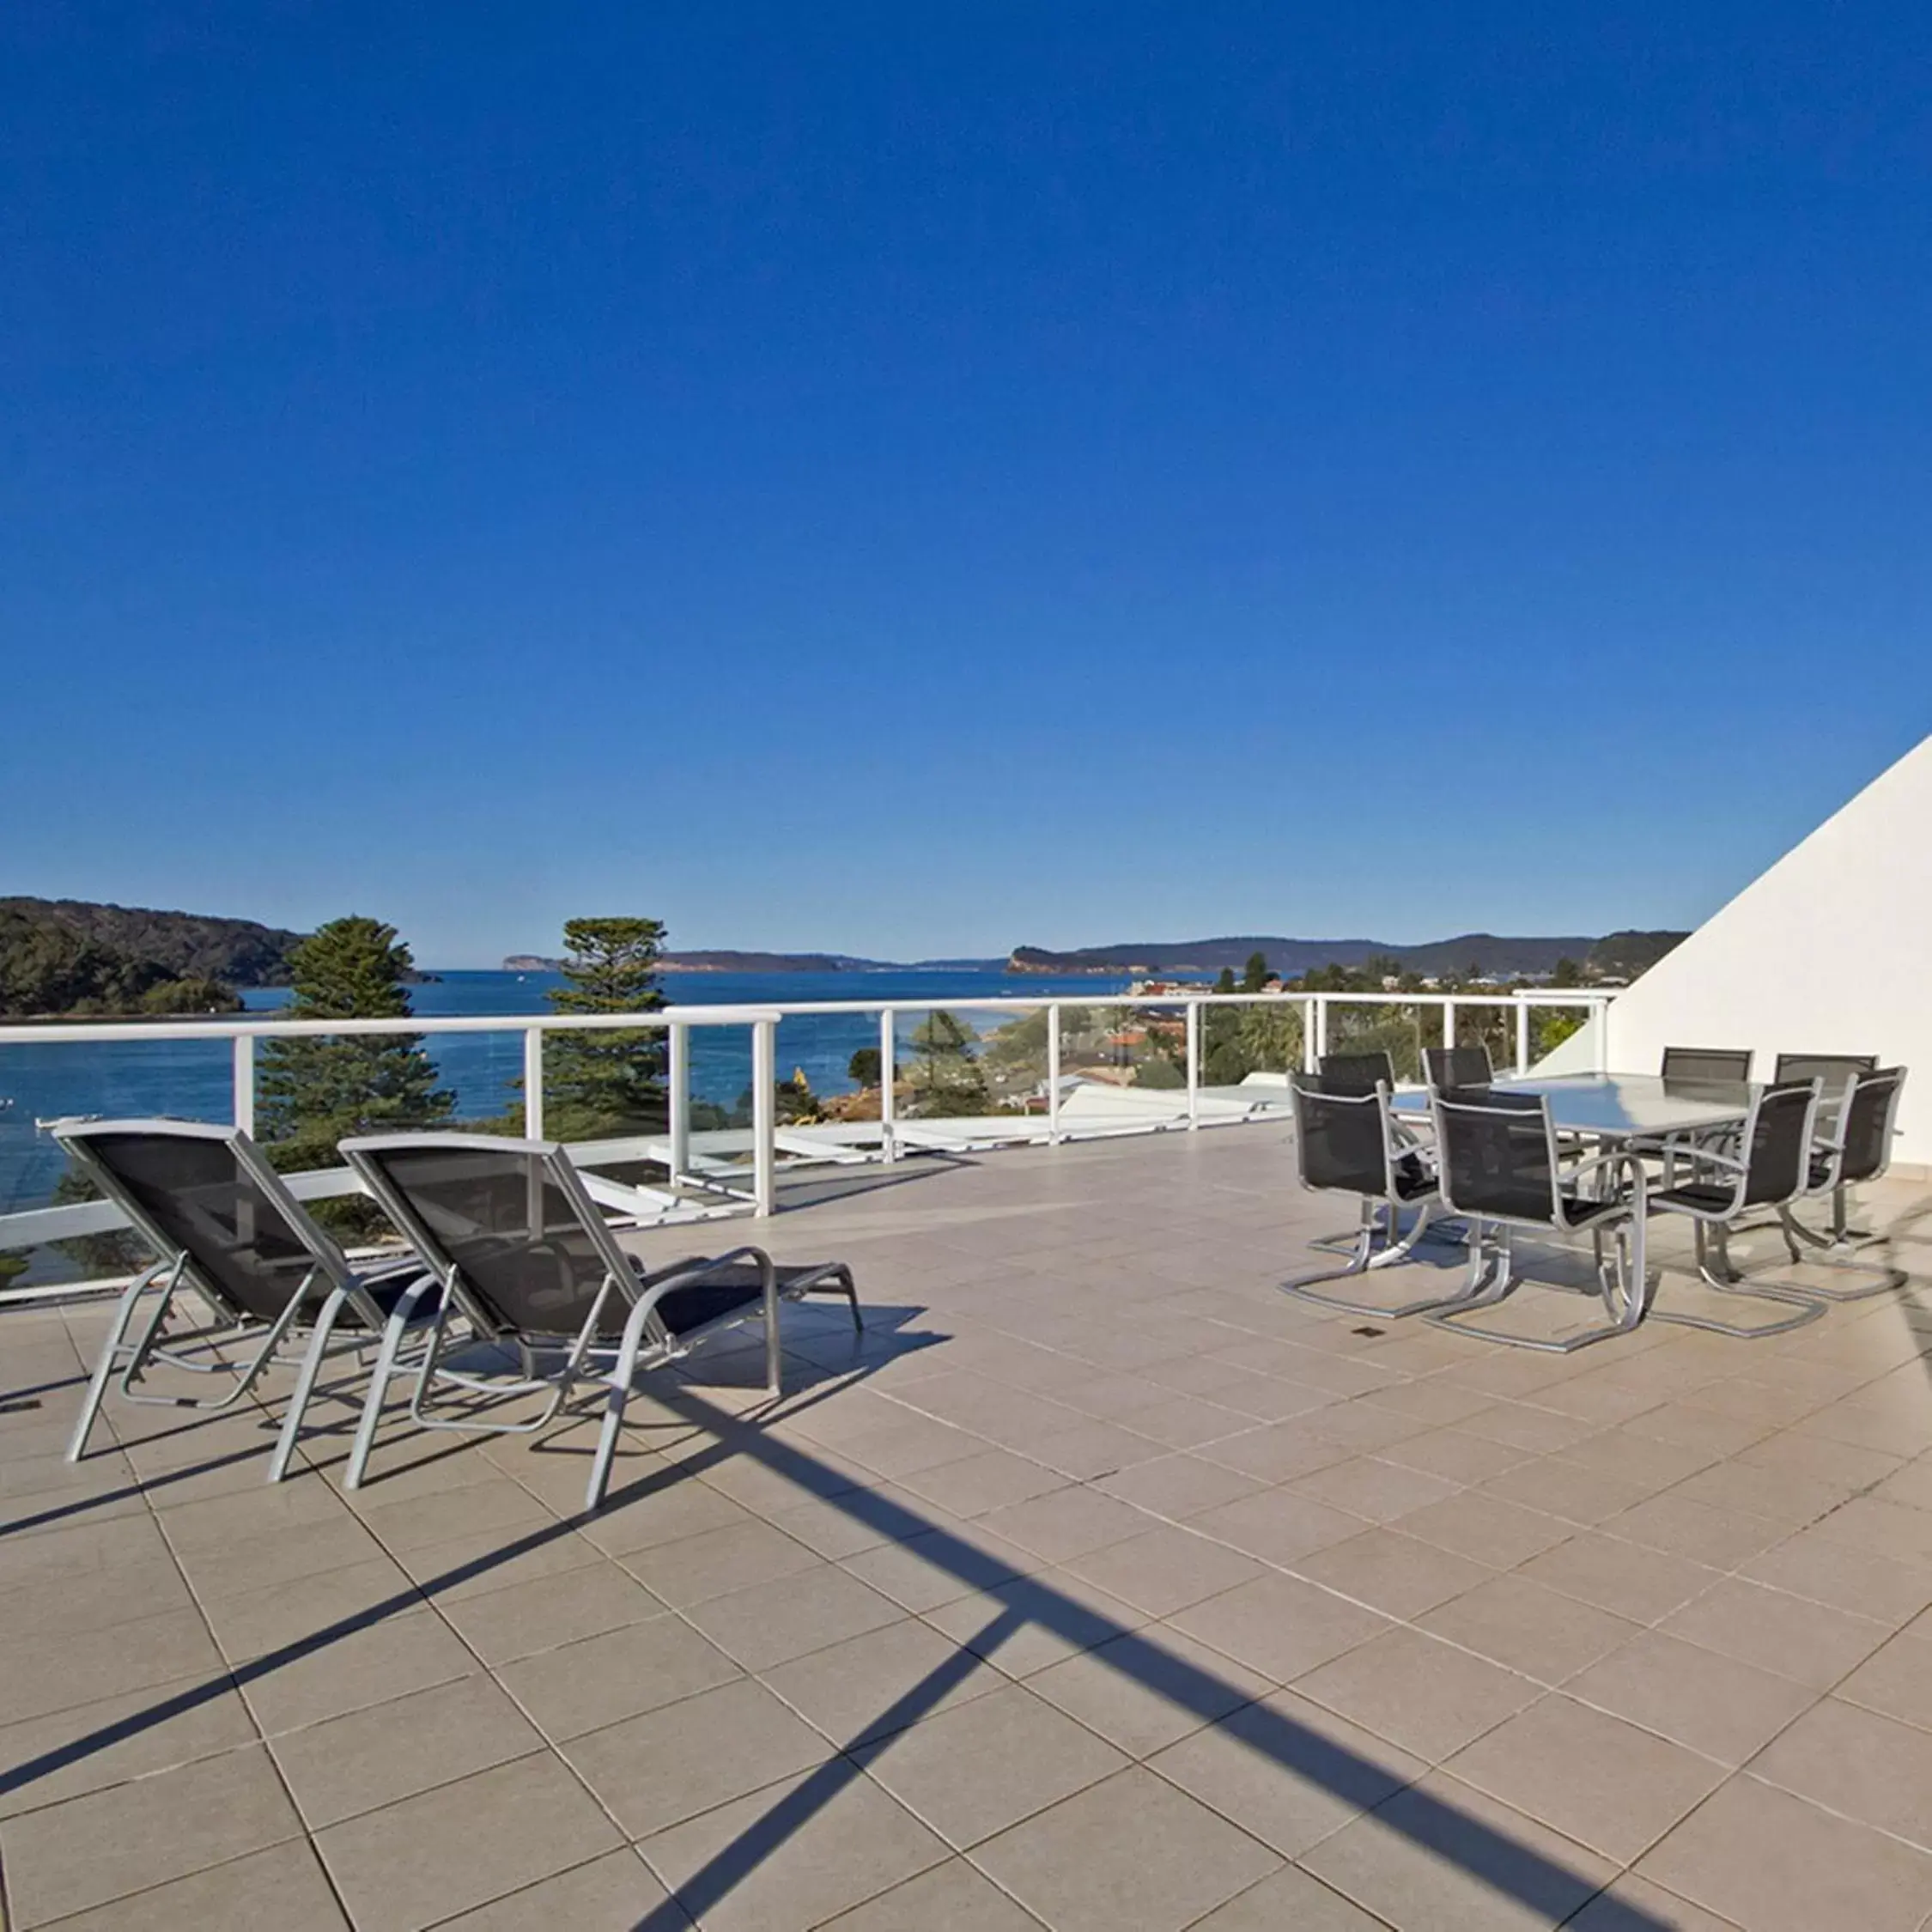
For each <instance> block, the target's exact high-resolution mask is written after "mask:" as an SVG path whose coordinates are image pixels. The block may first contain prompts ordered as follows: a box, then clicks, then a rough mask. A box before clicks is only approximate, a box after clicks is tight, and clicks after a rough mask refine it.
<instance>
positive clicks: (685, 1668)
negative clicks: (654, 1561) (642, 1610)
mask: <svg viewBox="0 0 1932 1932" xmlns="http://www.w3.org/2000/svg"><path fill="white" fill-rule="evenodd" d="M741 1674H742V1673H741V1672H740V1670H739V1668H738V1665H737V1664H735V1663H733V1662H732V1660H731V1659H730V1658H729V1657H727V1656H726V1655H725V1654H724V1652H723V1651H722V1650H720V1649H719V1648H718V1647H717V1645H716V1644H714V1643H708V1641H707V1640H706V1639H705V1638H704V1637H701V1636H700V1635H699V1634H698V1632H697V1631H695V1630H693V1629H692V1628H691V1626H690V1625H689V1624H687V1623H685V1622H684V1621H683V1619H681V1618H677V1617H655V1618H653V1619H651V1620H650V1621H649V1622H648V1623H642V1624H626V1625H623V1626H622V1627H621V1628H619V1629H617V1630H613V1631H605V1632H604V1633H603V1634H602V1635H601V1636H598V1637H585V1638H583V1639H582V1640H581V1641H580V1642H579V1643H570V1644H566V1645H565V1646H564V1647H563V1648H562V1649H556V1650H545V1651H542V1652H540V1653H539V1654H538V1655H537V1656H532V1657H524V1658H521V1659H519V1661H518V1662H515V1663H513V1664H506V1665H504V1666H502V1667H501V1668H499V1669H498V1671H497V1672H496V1676H497V1679H498V1680H499V1681H500V1682H501V1684H502V1686H503V1687H504V1688H505V1689H506V1690H507V1691H508V1692H509V1693H510V1695H511V1696H512V1697H513V1698H515V1699H516V1700H517V1702H518V1703H519V1704H521V1705H522V1706H523V1708H524V1710H526V1711H527V1712H528V1713H529V1715H530V1716H531V1717H532V1719H533V1720H534V1722H536V1723H537V1724H538V1726H539V1727H540V1728H542V1729H543V1731H544V1735H546V1736H549V1737H551V1738H554V1739H556V1740H558V1741H563V1740H565V1739H568V1738H573V1737H578V1736H580V1735H582V1734H583V1733H584V1732H586V1731H593V1730H597V1729H598V1728H601V1727H602V1726H604V1725H605V1724H613V1723H616V1722H618V1721H619V1720H620V1719H621V1718H625V1717H635V1716H637V1715H638V1714H639V1713H641V1712H642V1711H646V1710H658V1709H659V1708H660V1707H661V1706H663V1705H665V1704H675V1703H677V1701H678V1700H679V1699H680V1698H688V1697H695V1696H696V1695H697V1693H698V1692H701V1691H708V1690H713V1689H714V1688H716V1687H717V1686H719V1685H721V1684H728V1683H731V1682H732V1681H734V1680H736V1679H738V1677H739V1676H740V1675H741Z"/></svg>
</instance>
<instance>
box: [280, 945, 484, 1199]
mask: <svg viewBox="0 0 1932 1932" xmlns="http://www.w3.org/2000/svg"><path fill="white" fill-rule="evenodd" d="M411 964H412V962H411V960H410V949H409V948H408V946H406V945H404V944H403V942H402V941H401V940H400V939H398V938H397V936H396V928H395V927H393V926H386V925H384V924H383V922H382V921H381V920H377V919H364V918H361V917H355V916H352V917H350V918H347V919H335V920H330V921H329V923H328V924H327V925H326V926H324V927H319V929H318V930H317V931H315V932H314V933H311V934H310V935H309V937H308V938H307V939H304V940H303V941H302V942H301V945H298V946H295V947H293V948H292V949H291V950H290V951H289V971H290V973H291V975H293V979H294V993H293V996H292V997H291V998H290V999H289V1007H288V1016H287V1017H288V1018H290V1019H306V1020H326V1019H406V1018H409V1017H410V1012H412V1008H411V1006H410V992H409V984H408V975H409V973H410V968H411ZM257 1085H258V1093H259V1095H260V1106H259V1109H258V1114H257V1120H258V1125H259V1127H260V1129H261V1133H262V1136H263V1140H264V1145H266V1146H267V1148H268V1151H269V1155H270V1158H271V1159H272V1160H273V1161H274V1163H275V1164H276V1166H277V1167H279V1168H283V1169H284V1170H297V1169H302V1168H312V1167H333V1166H334V1165H335V1164H336V1162H337V1155H336V1143H337V1141H339V1140H343V1139H347V1138H348V1137H349V1135H351V1134H356V1133H386V1132H389V1131H392V1130H394V1129H397V1128H409V1127H436V1126H440V1125H441V1124H442V1123H443V1122H445V1121H447V1120H448V1119H449V1117H450V1115H451V1113H452V1112H453V1109H454V1108H455V1104H456V1097H455V1096H454V1095H453V1094H451V1093H448V1092H446V1091H443V1090H442V1089H440V1088H439V1087H438V1086H437V1084H436V1069H435V1067H434V1065H433V1064H432V1063H431V1061H430V1059H429V1056H428V1054H426V1053H424V1052H423V1050H422V1035H421V1034H417V1033H385V1034H358V1035H347V1034H344V1035H340V1036H336V1037H333V1038H331V1037H326V1036H317V1037H314V1038H310V1039H292V1040H274V1041H270V1042H269V1044H268V1045H267V1046H266V1047H265V1048H264V1049H263V1052H262V1056H261V1064H260V1072H259V1077H258V1083H257Z"/></svg>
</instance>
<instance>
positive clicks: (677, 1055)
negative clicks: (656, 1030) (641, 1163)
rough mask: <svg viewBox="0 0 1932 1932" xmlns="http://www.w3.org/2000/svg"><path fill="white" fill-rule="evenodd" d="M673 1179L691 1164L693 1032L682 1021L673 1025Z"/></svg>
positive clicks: (687, 1171) (684, 1172) (671, 1165)
mask: <svg viewBox="0 0 1932 1932" xmlns="http://www.w3.org/2000/svg"><path fill="white" fill-rule="evenodd" d="M669 1124H670V1128H671V1160H670V1167H671V1180H672V1181H673V1182H677V1180H679V1179H680V1178H682V1176H684V1175H685V1174H687V1173H689V1172H690V1165H691V1030H690V1027H689V1026H688V1025H687V1024H685V1023H684V1022H683V1020H673V1021H672V1022H671V1120H670V1123H669Z"/></svg>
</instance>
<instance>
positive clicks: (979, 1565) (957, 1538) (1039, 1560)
mask: <svg viewBox="0 0 1932 1932" xmlns="http://www.w3.org/2000/svg"><path fill="white" fill-rule="evenodd" d="M1045 1566H1046V1559H1045V1558H1043V1557H1041V1556H1039V1555H1037V1554H1036V1553H1035V1552H1033V1551H1031V1550H1027V1549H1023V1548H1021V1546H1019V1545H1018V1543H1012V1542H1009V1541H1008V1540H1006V1539H1005V1537H1004V1536H999V1535H997V1534H994V1533H993V1532H992V1531H990V1530H988V1529H987V1528H984V1527H983V1526H982V1525H980V1524H974V1525H972V1526H971V1533H970V1534H962V1533H961V1532H960V1531H957V1530H953V1529H934V1530H930V1531H928V1532H927V1534H925V1535H923V1536H914V1537H913V1538H911V1539H910V1540H908V1541H906V1542H903V1543H887V1544H882V1545H879V1546H877V1547H875V1548H873V1549H869V1550H861V1551H860V1552H859V1553H858V1554H857V1555H856V1556H852V1557H848V1558H846V1559H845V1562H844V1565H843V1567H844V1568H845V1569H846V1570H847V1571H848V1572H850V1574H851V1575H853V1576H854V1577H858V1578H859V1580H860V1582H861V1583H865V1584H866V1585H867V1586H868V1587H869V1588H870V1589H875V1590H878V1591H881V1592H883V1593H884V1595H887V1596H889V1597H890V1598H891V1599H892V1601H894V1602H895V1603H896V1604H898V1605H899V1606H900V1607H901V1608H902V1609H906V1610H911V1611H915V1612H916V1611H925V1610H936V1609H937V1608H938V1607H939V1606H940V1605H941V1604H942V1603H951V1602H952V1601H954V1600H955V1599H956V1598H957V1597H962V1596H970V1595H974V1594H975V1593H976V1592H978V1591H980V1590H988V1589H996V1588H997V1587H998V1586H999V1585H1000V1584H1002V1583H1008V1582H1010V1581H1011V1580H1012V1578H1014V1577H1023V1576H1025V1575H1026V1574H1027V1573H1028V1572H1030V1571H1036V1570H1041V1569H1043V1568H1045Z"/></svg>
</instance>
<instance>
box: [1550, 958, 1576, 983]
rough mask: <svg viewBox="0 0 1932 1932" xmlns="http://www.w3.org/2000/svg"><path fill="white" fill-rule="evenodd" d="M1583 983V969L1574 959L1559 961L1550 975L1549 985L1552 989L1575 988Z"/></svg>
mask: <svg viewBox="0 0 1932 1932" xmlns="http://www.w3.org/2000/svg"><path fill="white" fill-rule="evenodd" d="M1550 984H1551V985H1552V986H1554V987H1577V986H1581V985H1582V984H1583V968H1582V967H1581V966H1579V965H1578V964H1577V962H1576V961H1575V960H1574V959H1559V960H1558V962H1557V963H1556V970H1555V971H1554V972H1552V974H1551V975H1550Z"/></svg>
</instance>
